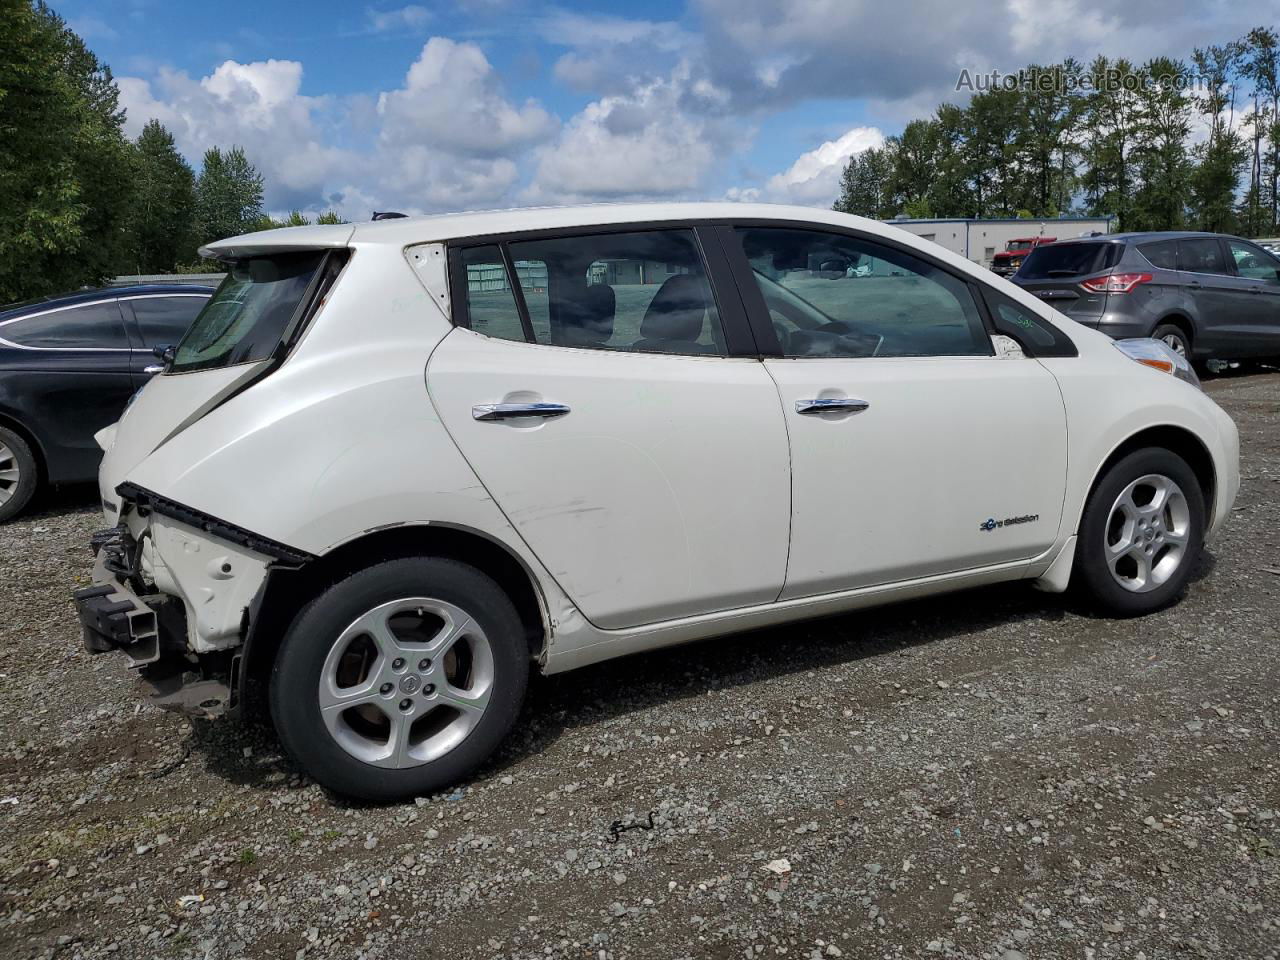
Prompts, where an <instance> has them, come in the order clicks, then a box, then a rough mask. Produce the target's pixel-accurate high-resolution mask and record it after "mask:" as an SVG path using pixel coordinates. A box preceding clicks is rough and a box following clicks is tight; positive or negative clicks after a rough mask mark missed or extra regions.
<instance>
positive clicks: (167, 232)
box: [125, 120, 195, 273]
mask: <svg viewBox="0 0 1280 960" xmlns="http://www.w3.org/2000/svg"><path fill="white" fill-rule="evenodd" d="M134 170H135V174H134V176H135V183H136V188H137V193H136V199H135V201H134V206H133V212H132V215H131V217H130V219H129V241H128V259H127V261H126V264H125V266H126V268H127V269H128V270H129V271H131V272H136V273H168V272H170V271H172V270H173V269H174V267H175V266H176V265H177V263H178V261H179V260H180V259H182V258H183V257H185V256H187V254H188V252H189V247H190V238H191V230H192V224H191V217H192V214H193V212H194V210H195V175H194V174H193V173H192V172H191V167H190V166H189V165H188V164H187V162H186V161H185V160H184V159H182V155H181V154H179V153H178V150H177V148H176V147H175V146H174V142H173V137H172V135H170V133H169V131H168V130H166V129H165V128H164V127H163V126H161V124H160V122H159V121H158V120H151V121H149V122H148V123H147V125H146V126H145V127H143V129H142V133H141V134H139V136H138V139H137V142H136V143H135V144H134Z"/></svg>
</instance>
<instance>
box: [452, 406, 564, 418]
mask: <svg viewBox="0 0 1280 960" xmlns="http://www.w3.org/2000/svg"><path fill="white" fill-rule="evenodd" d="M568 412H569V408H568V406H566V405H565V404H563V403H546V402H541V403H477V404H476V405H475V406H474V407H472V408H471V416H472V417H474V418H475V419H476V420H486V421H488V420H514V419H516V418H517V417H539V418H542V419H544V420H545V419H550V418H551V417H563V416H564V415H565V414H566V413H568Z"/></svg>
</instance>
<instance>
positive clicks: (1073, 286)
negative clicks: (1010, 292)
mask: <svg viewBox="0 0 1280 960" xmlns="http://www.w3.org/2000/svg"><path fill="white" fill-rule="evenodd" d="M1011 279H1012V280H1013V282H1014V283H1016V284H1018V285H1019V286H1021V287H1023V288H1024V289H1026V290H1027V291H1028V292H1029V293H1032V294H1034V295H1035V296H1037V297H1039V298H1040V299H1041V300H1044V301H1045V302H1046V303H1049V304H1051V305H1052V306H1053V307H1055V308H1056V309H1058V310H1060V311H1061V312H1062V313H1065V314H1066V315H1067V316H1069V317H1071V319H1073V320H1076V321H1078V322H1079V323H1083V324H1085V325H1086V326H1090V327H1094V328H1095V329H1098V330H1101V331H1102V332H1103V333H1106V334H1109V335H1110V336H1112V337H1114V338H1116V339H1117V340H1123V339H1125V338H1127V337H1155V338H1156V339H1158V340H1163V341H1164V342H1165V343H1167V344H1168V345H1169V346H1170V347H1172V348H1173V349H1174V350H1176V351H1177V352H1178V353H1180V354H1182V355H1183V356H1185V357H1188V358H1191V359H1193V360H1196V361H1201V362H1203V361H1206V360H1208V359H1210V358H1217V359H1223V360H1228V359H1229V360H1240V359H1247V358H1248V359H1255V358H1270V357H1280V259H1277V257H1276V256H1275V255H1274V254H1272V253H1270V252H1268V251H1267V250H1264V249H1263V248H1262V247H1260V246H1259V245H1257V244H1256V243H1252V242H1250V241H1248V240H1241V239H1240V238H1239V237H1228V236H1223V235H1221V234H1215V233H1187V232H1176V233H1175V232H1167V233H1120V234H1115V235H1114V236H1106V237H1089V238H1087V239H1080V240H1067V241H1064V242H1061V243H1055V244H1052V245H1050V246H1045V247H1039V248H1037V249H1035V250H1033V251H1031V254H1030V255H1029V256H1028V257H1027V259H1026V260H1025V261H1023V264H1022V267H1021V268H1020V269H1019V270H1018V272H1017V273H1016V274H1015V275H1014V276H1013V277H1012V278H1011Z"/></svg>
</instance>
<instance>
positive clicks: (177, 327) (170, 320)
mask: <svg viewBox="0 0 1280 960" xmlns="http://www.w3.org/2000/svg"><path fill="white" fill-rule="evenodd" d="M208 299H209V298H208V297H197V296H173V297H134V298H132V299H130V300H127V301H126V302H127V303H128V305H129V306H130V307H131V308H132V309H133V318H134V320H135V321H136V322H137V324H138V333H139V334H140V335H141V337H142V344H143V346H145V347H162V346H165V347H171V346H175V345H176V344H177V343H178V341H179V340H181V339H182V337H183V335H184V334H185V333H186V332H187V328H188V327H190V326H191V322H192V321H193V320H195V318H196V316H197V315H198V314H199V313H200V311H201V309H203V307H204V305H205V301H207V300H208Z"/></svg>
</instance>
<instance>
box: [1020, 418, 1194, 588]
mask: <svg viewBox="0 0 1280 960" xmlns="http://www.w3.org/2000/svg"><path fill="white" fill-rule="evenodd" d="M1151 447H1159V448H1162V449H1165V450H1170V451H1172V452H1173V453H1175V454H1177V455H1178V456H1180V457H1181V458H1182V459H1183V460H1185V461H1186V462H1187V465H1188V466H1190V467H1191V471H1192V473H1194V474H1195V475H1196V480H1197V481H1198V482H1199V484H1200V489H1201V492H1202V494H1203V495H1204V507H1205V528H1206V529H1209V528H1211V527H1212V526H1213V521H1214V516H1213V511H1214V509H1215V507H1216V493H1217V483H1218V477H1217V471H1216V470H1215V468H1214V465H1213V456H1212V454H1210V453H1209V449H1208V447H1206V446H1205V444H1204V443H1203V441H1201V440H1200V438H1199V437H1197V436H1196V435H1195V433H1193V432H1192V431H1191V430H1188V429H1187V428H1186V427H1181V426H1177V425H1175V424H1158V425H1156V426H1149V427H1144V428H1143V429H1141V430H1139V431H1137V432H1136V433H1133V434H1131V435H1130V436H1128V437H1126V438H1125V439H1124V440H1122V441H1120V442H1119V443H1118V444H1116V445H1115V446H1114V447H1112V449H1111V451H1110V452H1109V453H1108V454H1107V455H1106V456H1105V457H1104V458H1103V460H1102V463H1100V464H1099V465H1098V467H1097V469H1096V470H1094V472H1093V477H1092V479H1091V480H1090V481H1089V490H1088V493H1086V494H1085V496H1084V497H1083V499H1081V501H1080V509H1079V511H1078V512H1077V513H1076V516H1075V520H1074V522H1073V523H1072V526H1071V535H1070V536H1069V537H1068V538H1067V542H1066V547H1065V548H1064V549H1063V550H1061V551H1060V552H1059V553H1058V555H1057V557H1055V559H1054V560H1053V562H1052V563H1051V564H1050V566H1049V567H1048V569H1046V570H1045V571H1044V573H1042V574H1041V575H1040V576H1038V577H1037V578H1036V581H1035V583H1036V586H1037V587H1039V588H1040V589H1042V590H1047V591H1049V592H1050V593H1060V592H1062V591H1063V590H1065V589H1067V586H1068V584H1069V583H1070V582H1071V580H1072V579H1073V576H1072V574H1073V569H1074V567H1075V553H1076V550H1075V546H1074V545H1075V543H1076V542H1077V540H1078V538H1079V536H1080V524H1081V522H1082V521H1083V520H1084V512H1085V510H1086V508H1087V507H1088V506H1089V500H1090V498H1091V497H1092V496H1093V492H1094V491H1095V490H1096V489H1097V488H1098V484H1099V483H1101V482H1102V478H1103V477H1104V476H1106V473H1107V471H1108V470H1110V469H1111V467H1112V466H1113V465H1115V464H1116V463H1119V462H1120V461H1121V460H1122V459H1124V458H1125V457H1127V456H1128V455H1129V454H1131V453H1133V452H1135V451H1137V450H1145V449H1148V448H1151Z"/></svg>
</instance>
